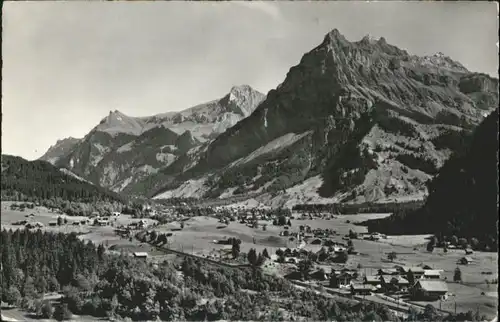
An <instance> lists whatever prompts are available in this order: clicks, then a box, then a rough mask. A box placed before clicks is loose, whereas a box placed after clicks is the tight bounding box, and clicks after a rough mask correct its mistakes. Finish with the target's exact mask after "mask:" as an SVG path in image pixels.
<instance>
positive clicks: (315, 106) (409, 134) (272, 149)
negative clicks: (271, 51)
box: [42, 29, 498, 206]
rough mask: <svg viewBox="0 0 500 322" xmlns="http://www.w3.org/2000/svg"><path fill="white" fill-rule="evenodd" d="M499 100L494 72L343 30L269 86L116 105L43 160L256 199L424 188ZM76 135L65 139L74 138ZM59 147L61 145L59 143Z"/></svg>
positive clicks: (155, 185)
mask: <svg viewBox="0 0 500 322" xmlns="http://www.w3.org/2000/svg"><path fill="white" fill-rule="evenodd" d="M497 106H498V79H495V78H493V77H490V76H488V75H485V74H480V73H474V72H470V71H468V70H467V69H466V68H465V67H464V66H463V65H461V64H460V63H459V62H456V61H454V60H452V59H451V58H449V57H447V56H445V55H444V54H442V53H438V54H435V55H432V56H424V57H420V56H416V55H411V54H409V53H408V52H407V51H405V50H403V49H400V48H398V47H396V46H393V45H390V44H388V43H387V41H386V40H385V39H384V38H380V39H373V38H372V37H369V36H366V37H364V38H363V39H361V40H360V41H356V42H351V41H348V40H347V39H346V38H345V37H344V36H343V35H341V34H340V32H339V31H338V30H336V29H335V30H333V31H331V32H329V33H328V34H327V35H326V36H325V37H324V40H323V42H322V43H321V44H320V45H319V46H317V47H316V48H314V49H312V50H311V51H310V52H308V53H306V54H305V55H304V56H303V57H302V59H301V60H300V62H299V63H298V64H297V65H296V66H293V67H292V68H291V69H290V70H289V72H288V73H287V75H286V77H285V79H284V81H283V82H282V83H281V84H280V85H279V86H278V87H277V88H276V89H273V90H271V91H269V93H268V94H267V95H266V96H265V95H263V94H261V93H258V92H257V91H255V90H253V89H251V88H250V87H249V86H240V87H234V88H233V89H231V91H230V93H229V94H228V95H226V96H225V97H224V98H222V99H219V100H216V101H212V102H209V103H206V104H202V105H199V106H196V107H193V108H190V109H188V110H185V111H182V112H175V113H165V114H161V115H156V116H152V117H142V118H136V117H128V116H126V115H124V114H123V113H120V112H118V111H115V112H110V114H109V116H108V117H106V118H105V119H103V121H102V122H101V123H100V124H99V125H97V126H96V127H95V128H94V129H92V131H91V132H90V133H89V134H87V135H86V136H85V137H84V138H83V139H81V140H71V141H68V140H63V141H62V142H64V144H62V143H59V144H58V145H56V146H55V147H52V148H51V149H49V151H48V152H47V154H46V155H44V156H43V157H42V159H44V160H50V161H52V162H53V163H54V164H55V165H57V166H59V167H66V168H68V169H70V170H71V171H72V172H74V173H75V174H77V175H79V176H81V177H83V178H85V179H87V180H89V181H92V182H94V183H96V184H99V185H102V186H104V187H109V188H111V189H113V190H114V191H119V192H123V193H129V194H138V195H146V196H148V197H154V198H168V197H198V198H201V197H205V198H231V197H234V196H246V197H248V198H251V199H252V202H254V203H255V204H267V205H271V206H293V204H296V203H321V202H352V203H360V202H392V201H404V200H413V199H422V198H423V197H424V196H426V195H427V186H426V182H427V181H428V180H430V179H431V178H432V177H433V176H434V175H435V174H436V173H437V171H438V170H439V169H440V168H441V167H442V165H443V164H444V162H445V161H446V160H447V159H448V158H449V157H450V156H451V155H452V154H453V153H460V152H461V149H463V144H462V141H463V138H464V137H466V136H467V135H466V134H467V133H470V132H471V131H472V130H473V129H474V128H475V127H476V126H477V125H478V124H479V123H480V122H481V121H482V120H483V119H484V117H486V116H487V115H488V114H489V113H491V112H492V111H493V110H494V109H495V108H496V107H497ZM68 146H69V147H68ZM56 151H60V153H57V152H56Z"/></svg>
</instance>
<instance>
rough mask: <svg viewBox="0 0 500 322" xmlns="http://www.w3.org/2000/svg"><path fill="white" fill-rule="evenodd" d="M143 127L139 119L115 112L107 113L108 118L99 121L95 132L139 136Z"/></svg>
mask: <svg viewBox="0 0 500 322" xmlns="http://www.w3.org/2000/svg"><path fill="white" fill-rule="evenodd" d="M143 125H144V124H143V122H142V121H141V120H140V119H139V118H134V117H130V116H127V115H125V114H124V113H122V112H120V111H118V110H115V111H109V114H108V116H106V117H105V118H103V119H102V120H101V122H100V123H99V125H97V127H96V128H95V130H96V131H99V132H107V133H109V134H112V135H114V134H118V133H126V134H132V135H139V134H141V133H142V128H143Z"/></svg>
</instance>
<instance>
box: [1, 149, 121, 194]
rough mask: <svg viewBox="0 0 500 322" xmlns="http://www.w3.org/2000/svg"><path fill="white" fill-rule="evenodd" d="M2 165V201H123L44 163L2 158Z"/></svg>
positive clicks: (12, 157) (11, 157)
mask: <svg viewBox="0 0 500 322" xmlns="http://www.w3.org/2000/svg"><path fill="white" fill-rule="evenodd" d="M1 164H2V183H1V187H2V200H14V201H40V200H47V199H55V198H59V199H62V200H67V201H74V202H96V201H109V202H115V201H118V202H122V201H123V199H122V198H121V197H120V196H119V195H118V194H116V193H113V192H110V191H108V190H106V189H104V188H101V187H99V186H96V185H93V184H91V183H89V182H86V181H84V180H82V179H79V178H77V177H75V176H72V175H71V174H68V173H67V172H66V173H64V172H62V171H61V170H60V169H58V168H56V167H54V166H53V165H52V164H50V163H49V162H46V161H39V160H37V161H27V160H25V159H23V158H20V157H16V156H10V155H2V162H1Z"/></svg>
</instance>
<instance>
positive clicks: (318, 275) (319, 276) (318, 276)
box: [309, 270, 327, 281]
mask: <svg viewBox="0 0 500 322" xmlns="http://www.w3.org/2000/svg"><path fill="white" fill-rule="evenodd" d="M309 276H310V277H311V278H313V279H315V280H319V281H324V280H326V279H327V276H326V273H325V271H324V270H317V271H315V272H312V273H311V274H309Z"/></svg>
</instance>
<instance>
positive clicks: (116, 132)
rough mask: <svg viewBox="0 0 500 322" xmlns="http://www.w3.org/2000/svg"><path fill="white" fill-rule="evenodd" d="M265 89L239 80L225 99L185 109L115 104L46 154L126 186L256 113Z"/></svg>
mask: <svg viewBox="0 0 500 322" xmlns="http://www.w3.org/2000/svg"><path fill="white" fill-rule="evenodd" d="M264 97H265V95H263V94H262V93H259V92H258V91H256V90H254V89H252V88H251V87H250V86H248V85H242V86H235V87H233V88H231V90H230V91H229V93H228V94H227V95H225V96H224V97H223V98H221V99H217V100H213V101H210V102H208V103H204V104H200V105H197V106H194V107H192V108H189V109H186V110H184V111H180V112H169V113H164V114H159V115H154V116H150V117H130V116H127V115H125V114H124V113H122V112H120V111H118V110H115V111H110V112H109V115H108V116H107V117H105V118H103V119H102V121H101V122H100V123H99V124H98V125H97V126H96V127H94V128H93V129H92V130H91V131H90V132H89V133H88V134H87V135H86V136H85V137H84V138H83V139H73V138H68V139H64V140H60V141H58V142H57V143H56V145H55V146H53V147H51V148H50V149H49V150H48V151H47V153H45V154H44V155H43V156H42V157H41V158H40V159H41V160H45V161H49V162H51V163H53V164H54V165H56V166H58V167H65V168H68V169H71V171H73V172H74V173H78V174H79V175H81V176H82V177H85V178H87V179H89V180H90V181H92V182H94V183H96V184H98V185H101V186H103V187H107V188H110V189H113V190H114V191H117V192H120V191H122V190H124V189H125V188H126V187H128V186H129V185H134V184H135V183H136V182H138V181H140V180H141V179H143V178H146V177H148V176H149V175H151V174H154V173H156V172H157V171H158V170H159V169H160V168H162V167H168V166H169V165H170V164H171V163H172V162H173V161H175V160H176V159H177V158H178V157H179V156H181V155H183V154H184V153H186V152H187V151H189V150H190V149H191V148H193V147H196V146H199V145H200V144H203V143H206V142H210V141H211V140H213V138H215V137H216V136H217V135H218V134H220V133H222V132H224V131H225V130H226V129H228V128H229V127H231V126H233V125H234V124H236V123H237V122H238V121H239V120H241V119H242V118H244V117H247V116H248V115H250V114H251V113H252V111H253V110H254V109H255V107H256V106H257V105H258V104H259V103H260V102H261V101H262V100H263V99H264Z"/></svg>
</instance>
